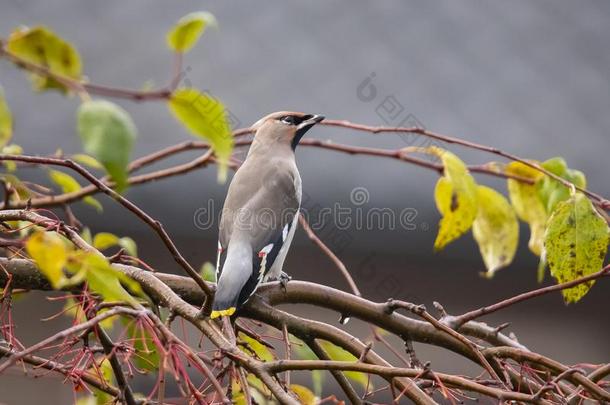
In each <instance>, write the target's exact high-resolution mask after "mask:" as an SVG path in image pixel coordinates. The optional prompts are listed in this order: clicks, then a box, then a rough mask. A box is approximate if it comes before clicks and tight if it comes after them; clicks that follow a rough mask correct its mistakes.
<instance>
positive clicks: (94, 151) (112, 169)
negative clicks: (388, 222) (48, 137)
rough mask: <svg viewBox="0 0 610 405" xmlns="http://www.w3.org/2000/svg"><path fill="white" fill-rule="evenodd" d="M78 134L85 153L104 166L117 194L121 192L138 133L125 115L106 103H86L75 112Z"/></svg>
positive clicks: (124, 184) (114, 105) (129, 118)
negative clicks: (76, 113) (76, 114)
mask: <svg viewBox="0 0 610 405" xmlns="http://www.w3.org/2000/svg"><path fill="white" fill-rule="evenodd" d="M78 133H79V135H80V137H81V140H82V142H83V147H84V149H85V152H87V153H88V154H90V155H92V156H94V157H95V158H96V159H97V160H98V161H99V162H100V163H101V164H102V165H103V166H104V168H105V169H106V171H107V172H108V174H109V175H110V177H111V178H112V180H113V181H114V182H115V183H116V189H117V191H119V192H121V191H122V190H124V189H125V188H126V187H127V165H128V164H129V156H130V154H131V149H132V147H133V144H134V141H135V139H136V133H137V130H136V126H135V124H134V123H133V121H132V119H131V117H130V116H129V114H128V113H127V111H125V110H124V109H122V108H121V107H119V106H118V105H116V104H113V103H111V102H109V101H104V100H101V101H86V102H84V103H83V104H82V105H81V106H80V108H79V109H78Z"/></svg>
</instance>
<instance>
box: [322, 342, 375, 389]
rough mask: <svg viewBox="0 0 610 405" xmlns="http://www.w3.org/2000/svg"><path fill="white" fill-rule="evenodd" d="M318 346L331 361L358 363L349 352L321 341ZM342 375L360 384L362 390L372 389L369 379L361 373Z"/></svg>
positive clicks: (346, 372)
mask: <svg viewBox="0 0 610 405" xmlns="http://www.w3.org/2000/svg"><path fill="white" fill-rule="evenodd" d="M320 345H321V346H322V348H323V349H324V350H325V351H326V353H327V354H328V357H330V359H331V360H335V361H352V362H357V361H358V358H356V356H354V355H353V354H351V353H350V352H347V351H345V350H343V349H342V348H340V347H339V346H335V345H334V344H332V343H330V342H327V341H322V342H321V343H320ZM344 374H345V376H346V377H347V378H349V379H350V380H352V381H354V382H356V383H358V384H360V385H361V386H362V388H364V389H366V388H367V387H368V388H371V387H372V384H371V383H370V381H369V377H368V376H367V375H366V374H365V373H361V372H358V371H344Z"/></svg>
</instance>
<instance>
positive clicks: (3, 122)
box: [0, 87, 13, 149]
mask: <svg viewBox="0 0 610 405" xmlns="http://www.w3.org/2000/svg"><path fill="white" fill-rule="evenodd" d="M12 136H13V116H12V114H11V110H10V109H9V108H8V104H7V103H6V100H5V99H4V91H3V90H2V87H0V149H1V148H3V147H4V146H5V145H6V144H7V143H8V142H9V141H10V140H11V137H12Z"/></svg>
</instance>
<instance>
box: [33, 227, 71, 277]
mask: <svg viewBox="0 0 610 405" xmlns="http://www.w3.org/2000/svg"><path fill="white" fill-rule="evenodd" d="M25 249H26V251H27V252H28V254H29V255H30V257H31V258H32V259H33V260H34V261H35V262H36V265H37V266H38V268H39V269H40V271H41V272H42V274H44V276H45V277H46V278H47V280H49V283H51V286H52V287H53V288H54V289H59V288H61V287H63V286H64V285H65V284H66V282H67V281H68V279H67V277H66V276H65V275H64V272H63V268H64V266H65V265H66V263H67V261H68V250H67V248H66V244H65V243H64V241H63V239H62V238H61V236H59V235H58V234H57V233H55V232H36V233H34V234H33V235H32V236H30V238H29V239H28V240H27V242H26V244H25Z"/></svg>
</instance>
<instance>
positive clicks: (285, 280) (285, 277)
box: [278, 272, 292, 292]
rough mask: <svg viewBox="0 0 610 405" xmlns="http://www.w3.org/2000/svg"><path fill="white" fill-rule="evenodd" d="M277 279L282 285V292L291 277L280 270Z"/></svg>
mask: <svg viewBox="0 0 610 405" xmlns="http://www.w3.org/2000/svg"><path fill="white" fill-rule="evenodd" d="M278 280H279V282H280V285H281V286H282V290H284V292H286V286H287V285H288V282H289V281H290V280H292V277H290V276H289V275H288V274H286V273H284V272H281V273H280V276H279V277H278Z"/></svg>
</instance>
